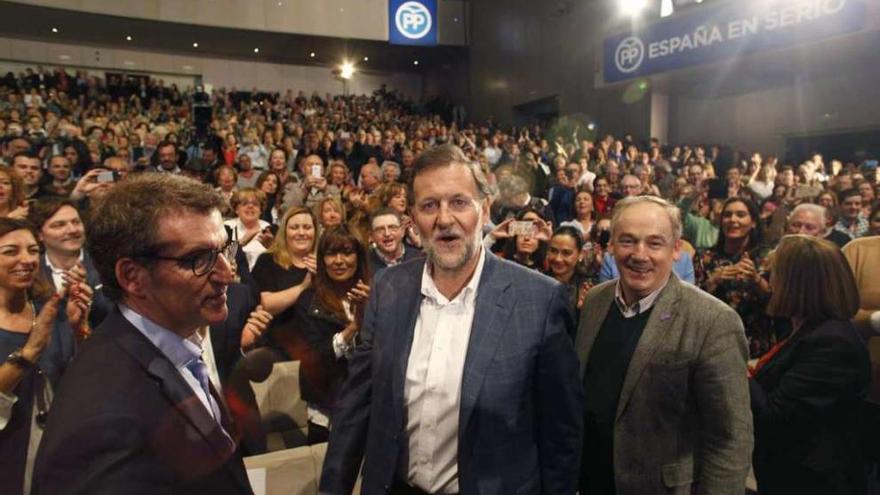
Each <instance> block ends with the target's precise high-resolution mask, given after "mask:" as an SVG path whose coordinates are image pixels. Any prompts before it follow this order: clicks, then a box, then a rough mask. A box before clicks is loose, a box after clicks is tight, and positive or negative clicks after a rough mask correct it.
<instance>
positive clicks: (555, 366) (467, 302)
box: [320, 145, 581, 495]
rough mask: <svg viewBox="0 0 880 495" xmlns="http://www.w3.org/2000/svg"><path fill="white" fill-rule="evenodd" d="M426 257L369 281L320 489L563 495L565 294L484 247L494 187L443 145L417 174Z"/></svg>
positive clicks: (569, 355) (568, 423) (573, 379)
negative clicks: (357, 341)
mask: <svg viewBox="0 0 880 495" xmlns="http://www.w3.org/2000/svg"><path fill="white" fill-rule="evenodd" d="M410 188H411V190H412V191H413V193H414V194H413V197H414V199H415V209H414V215H413V220H414V224H415V225H416V226H417V227H418V229H419V231H420V233H421V237H422V240H423V243H424V246H425V250H426V252H427V254H428V256H427V260H422V259H419V260H412V261H409V262H405V263H403V264H401V265H398V266H393V267H389V268H386V269H384V270H382V271H380V272H379V273H378V274H377V275H376V277H375V278H374V281H373V287H372V289H371V292H370V301H369V303H368V306H367V309H366V313H365V316H364V323H363V327H362V330H361V332H360V338H361V344H360V345H359V346H358V348H357V349H356V351H355V354H354V356H353V358H352V360H351V361H350V362H349V369H348V372H349V378H348V381H347V382H346V384H345V386H344V389H343V391H342V394H341V399H340V401H341V402H340V404H339V406H338V412H337V413H336V415H335V416H334V417H333V418H331V424H332V428H331V433H330V444H329V446H328V450H327V455H326V457H325V460H324V466H323V473H322V476H321V484H320V491H321V493H328V494H348V493H351V489H352V486H353V485H354V483H355V480H356V478H357V475H358V469H359V468H360V466H361V460H362V459H363V483H362V489H361V493H363V494H364V495H373V494H379V493H382V494H384V493H391V494H425V493H443V494H453V493H463V494H481V495H496V494H497V495H509V494H513V493H517V494H557V493H558V494H572V493H574V491H575V489H576V484H577V483H576V479H577V460H578V448H579V440H580V433H581V418H580V408H581V390H580V386H579V384H578V380H577V359H576V357H575V354H574V352H573V349H572V347H571V344H570V340H569V338H568V337H567V332H568V330H569V329H570V325H572V324H573V323H572V322H571V320H570V316H569V311H568V310H567V308H566V302H565V301H566V300H567V298H566V295H565V290H564V288H563V287H562V286H561V285H559V284H558V283H555V282H554V281H552V280H551V279H549V278H547V277H544V276H542V275H539V274H537V273H535V272H532V271H529V270H527V269H524V268H522V267H519V266H517V265H514V264H512V263H509V262H507V261H502V260H499V259H497V258H495V257H494V256H493V255H492V254H491V253H488V252H486V251H485V250H484V249H482V245H481V242H480V238H481V236H480V233H481V229H482V227H483V224H484V223H485V222H486V221H487V218H488V214H489V195H490V193H491V187H490V186H489V185H488V184H487V183H486V182H485V178H484V176H483V175H482V173H481V172H480V169H479V166H478V165H476V164H474V163H471V162H469V161H468V160H467V158H466V157H465V156H464V154H463V153H462V151H461V150H460V149H458V148H457V147H455V146H452V145H443V146H438V147H435V148H432V149H430V150H428V151H426V152H424V153H423V154H422V155H420V157H419V158H418V159H417V161H416V163H415V165H414V167H413V177H412V178H411V181H410Z"/></svg>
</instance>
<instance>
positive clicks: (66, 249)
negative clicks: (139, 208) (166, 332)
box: [28, 197, 113, 328]
mask: <svg viewBox="0 0 880 495" xmlns="http://www.w3.org/2000/svg"><path fill="white" fill-rule="evenodd" d="M28 221H30V222H31V224H33V226H34V228H35V229H37V234H38V235H39V239H40V243H42V245H43V248H44V251H43V254H42V255H40V271H41V272H42V273H43V276H44V277H46V280H48V281H49V282H51V284H52V287H53V288H54V289H55V290H56V291H60V290H61V289H62V288H63V287H64V286H66V285H68V284H69V283H70V281H76V282H85V283H87V284H88V285H89V287H91V288H92V290H93V291H94V296H93V298H92V306H91V308H90V309H89V325H90V326H91V328H95V327H97V326H98V325H100V324H101V322H102V321H104V317H106V316H107V314H108V313H110V311H111V310H112V309H113V305H112V304H111V303H110V301H108V300H107V298H106V297H104V292H103V291H102V290H101V288H102V287H103V284H102V283H101V277H100V276H99V275H98V271H97V269H95V265H94V263H92V257H91V256H90V255H89V254H88V253H87V252H86V251H85V249H83V246H84V245H85V242H86V233H85V226H84V225H83V222H82V218H81V216H80V214H79V208H78V207H77V204H76V202H75V201H73V200H72V199H68V198H59V197H47V198H41V199H39V200H37V201H35V202H34V203H33V204H31V206H30V208H29V209H28Z"/></svg>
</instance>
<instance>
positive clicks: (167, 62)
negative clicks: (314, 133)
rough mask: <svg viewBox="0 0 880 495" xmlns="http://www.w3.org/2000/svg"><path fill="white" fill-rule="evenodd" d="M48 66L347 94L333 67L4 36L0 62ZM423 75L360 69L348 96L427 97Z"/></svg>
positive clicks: (0, 43)
mask: <svg viewBox="0 0 880 495" xmlns="http://www.w3.org/2000/svg"><path fill="white" fill-rule="evenodd" d="M2 61H6V62H7V63H15V64H28V65H37V64H46V65H63V66H66V67H80V68H87V69H90V70H91V71H92V72H96V73H100V72H103V71H105V70H111V71H134V72H146V73H152V74H157V75H158V77H162V76H163V75H164V76H165V77H164V79H166V81H169V80H170V79H171V78H172V77H177V78H180V79H181V80H183V81H187V80H193V78H194V77H196V76H201V77H202V80H203V82H204V83H205V84H210V85H212V86H213V87H215V88H220V87H225V88H227V89H228V88H232V87H236V88H239V89H251V88H257V89H259V90H267V91H284V90H287V89H293V90H294V91H298V90H303V91H305V92H307V93H311V92H312V91H318V92H319V93H320V94H322V95H323V94H324V93H331V94H342V93H343V85H342V82H341V81H340V80H337V79H336V78H335V77H334V76H333V74H332V73H331V70H332V68H331V67H316V66H297V65H282V64H270V63H262V62H248V61H241V60H228V59H220V58H208V57H192V56H187V55H174V54H167V53H157V52H146V51H135V50H124V49H119V48H113V47H98V46H88V45H71V44H60V43H45V42H39V41H30V40H19V39H9V38H0V62H2ZM422 79H423V78H422V76H421V75H420V74H417V73H378V72H358V73H356V74H355V77H354V78H352V79H351V80H350V81H348V82H347V83H346V85H347V88H346V89H347V91H348V93H349V94H371V93H372V92H373V91H374V90H375V89H378V88H379V87H380V86H381V85H382V84H386V85H387V86H388V87H389V88H393V89H397V90H398V91H401V92H402V93H403V94H404V95H406V96H407V97H409V98H412V99H416V100H418V99H420V98H421V97H422V90H423V81H422Z"/></svg>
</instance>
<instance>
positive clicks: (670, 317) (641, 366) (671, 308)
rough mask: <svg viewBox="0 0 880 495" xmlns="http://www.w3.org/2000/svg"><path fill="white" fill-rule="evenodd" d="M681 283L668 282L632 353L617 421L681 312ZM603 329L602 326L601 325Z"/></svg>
mask: <svg viewBox="0 0 880 495" xmlns="http://www.w3.org/2000/svg"><path fill="white" fill-rule="evenodd" d="M680 289H681V282H679V280H678V277H676V276H675V274H672V275H670V277H669V282H668V283H667V284H666V287H665V288H664V289H663V292H662V293H661V294H660V297H659V298H658V299H657V302H656V303H655V304H654V308H653V310H652V311H651V316H650V317H649V318H648V323H647V324H646V325H645V329H644V331H643V332H642V336H641V338H640V339H639V343H638V345H637V346H636V350H635V352H633V356H632V359H631V360H630V362H629V368H627V370H626V378H624V380H623V386H622V387H621V389H620V399H619V400H618V401H617V415H616V417H615V420H618V419H620V416H621V414H623V411H624V409H626V405H627V403H629V399H630V397H632V393H633V390H634V389H635V386H636V383H638V381H639V378H640V377H641V376H642V373H643V372H644V371H645V367H646V366H647V365H648V362H649V361H650V360H651V356H653V355H654V352H655V351H656V350H657V348H658V347H659V346H660V344H661V343H662V342H663V336H664V335H665V334H666V332H667V331H668V330H669V328H670V327H671V326H672V322H673V321H675V316H676V313H677V312H678V303H679V300H680V298H681V290H680ZM600 325H601V323H600Z"/></svg>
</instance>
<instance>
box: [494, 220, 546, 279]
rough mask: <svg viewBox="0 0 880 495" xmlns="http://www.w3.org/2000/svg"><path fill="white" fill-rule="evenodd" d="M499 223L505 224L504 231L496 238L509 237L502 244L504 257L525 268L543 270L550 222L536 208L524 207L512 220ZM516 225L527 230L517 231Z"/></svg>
mask: <svg viewBox="0 0 880 495" xmlns="http://www.w3.org/2000/svg"><path fill="white" fill-rule="evenodd" d="M501 225H505V226H506V230H505V233H504V234H502V236H501V237H496V238H503V236H504V235H506V236H508V238H510V240H509V241H508V242H506V243H505V244H504V251H503V255H504V258H506V259H509V260H510V261H513V262H514V263H517V264H520V265H522V266H525V267H527V268H531V269H533V270H539V271H543V270H544V257H545V256H546V254H547V243H548V241H549V240H550V237H551V236H552V235H553V231H552V230H551V229H552V226H551V225H550V223H549V222H546V221H545V220H544V218H543V217H541V214H540V213H538V211H537V210H533V209H531V208H526V209H524V210H522V211H520V212H519V213H518V214H517V215H516V217H515V218H514V220H512V221H504V222H502V223H501ZM517 225H520V226H521V227H520V228H523V229H527V231H522V232H520V231H518V230H517V227H516V226H517ZM499 227H500V225H499ZM496 230H497V229H496Z"/></svg>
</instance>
